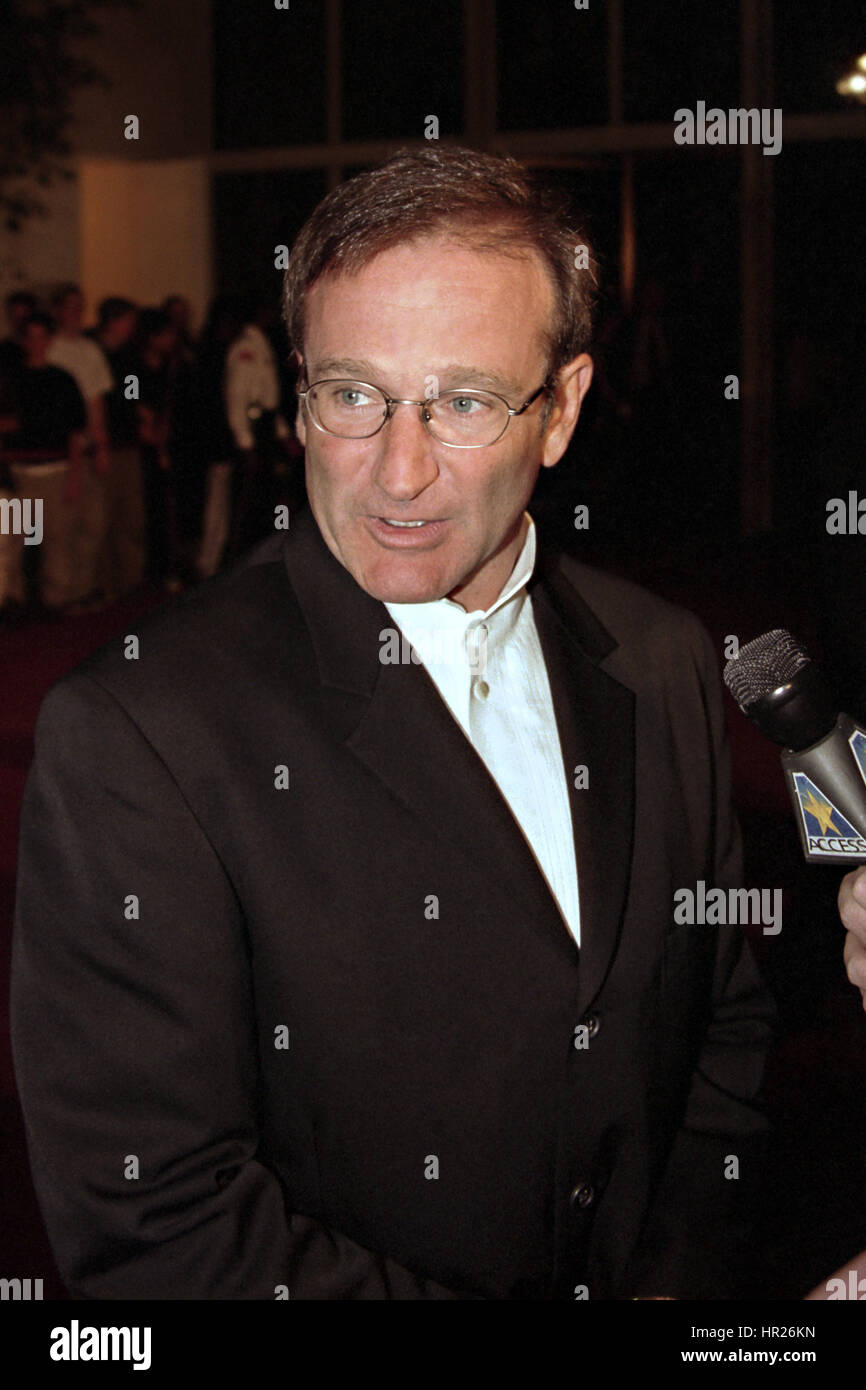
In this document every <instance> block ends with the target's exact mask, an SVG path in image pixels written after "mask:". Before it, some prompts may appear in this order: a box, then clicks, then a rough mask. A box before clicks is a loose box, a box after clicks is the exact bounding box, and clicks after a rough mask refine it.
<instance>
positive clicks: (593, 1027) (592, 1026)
mask: <svg viewBox="0 0 866 1390" xmlns="http://www.w3.org/2000/svg"><path fill="white" fill-rule="evenodd" d="M583 1021H584V1024H585V1025H586V1031H587V1033H588V1034H589V1036H590V1037H591V1038H594V1037H595V1035H596V1033H597V1032H598V1030H599V1028H600V1027H601V1019H600V1018H599V1016H598V1014H587V1015H586V1017H585V1018H584V1020H583Z"/></svg>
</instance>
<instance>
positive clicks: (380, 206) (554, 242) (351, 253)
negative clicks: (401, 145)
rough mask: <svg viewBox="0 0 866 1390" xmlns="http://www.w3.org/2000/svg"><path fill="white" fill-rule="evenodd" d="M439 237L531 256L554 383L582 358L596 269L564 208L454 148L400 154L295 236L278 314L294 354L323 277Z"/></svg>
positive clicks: (516, 169)
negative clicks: (549, 292)
mask: <svg viewBox="0 0 866 1390" xmlns="http://www.w3.org/2000/svg"><path fill="white" fill-rule="evenodd" d="M441 233H450V234H454V235H455V236H457V237H458V238H459V239H460V240H461V241H464V242H466V243H467V244H468V245H470V246H472V247H473V248H475V249H477V250H481V251H491V252H494V251H495V252H499V253H500V254H506V255H524V254H525V253H526V251H527V250H528V249H534V250H536V251H537V252H538V253H539V254H540V256H541V258H542V261H543V262H544V264H545V265H546V266H547V269H548V272H549V274H550V278H551V281H552V286H553V291H554V306H555V307H554V315H553V322H552V324H551V325H550V327H549V329H548V330H547V333H546V335H545V342H546V348H547V353H548V363H549V372H550V374H551V375H553V374H554V373H555V372H557V371H558V370H559V369H560V368H561V367H564V366H565V364H566V363H567V362H570V361H571V360H572V358H574V357H576V356H577V355H578V353H581V352H584V351H585V350H586V348H587V347H588V346H589V343H590V340H591V336H592V316H593V309H594V305H595V298H596V294H597V289H598V265H597V261H596V258H595V256H594V254H593V251H592V248H591V247H590V245H589V243H588V241H587V238H586V236H585V235H584V233H583V231H582V230H580V229H579V228H578V226H577V225H576V224H575V222H574V221H573V220H572V218H571V217H570V215H569V212H568V210H567V206H566V204H565V202H564V200H562V199H561V198H560V197H559V196H558V195H557V194H556V193H554V192H553V191H552V190H551V189H549V188H547V187H545V186H544V185H543V184H541V183H539V182H538V181H537V180H536V178H535V177H534V175H533V174H531V173H530V172H529V171H528V170H527V169H525V168H524V167H523V165H522V164H519V163H518V162H517V160H516V159H512V158H510V157H507V156H501V155H492V154H483V153H481V152H480V151H478V150H470V149H463V148H461V147H459V146H454V145H443V146H431V148H430V149H422V150H417V151H416V150H399V151H398V152H397V153H396V154H395V155H393V156H392V157H391V158H390V159H388V160H387V161H386V162H385V163H384V164H381V165H379V166H378V167H377V168H375V169H371V170H368V171H366V172H364V173H361V174H357V175H356V176H355V177H354V178H351V179H348V180H347V181H346V182H345V183H341V184H339V185H338V186H337V187H336V188H335V189H333V191H332V192H331V193H329V194H328V195H327V197H326V198H324V199H323V200H322V202H321V203H319V205H318V207H317V208H316V209H315V210H314V211H313V213H312V214H311V215H310V217H309V218H308V219H307V221H306V222H305V223H304V226H303V227H302V228H301V231H300V232H299V234H298V237H297V240H296V241H295V244H294V247H293V249H292V254H291V256H290V258H289V266H288V269H287V271H286V274H285V282H284V287H283V310H284V313H285V319H286V327H287V329H288V332H289V337H290V339H291V341H292V345H293V346H294V347H296V348H297V349H298V351H299V352H300V351H301V350H302V348H303V341H304V310H305V305H306V297H307V291H308V290H309V289H310V288H311V286H312V285H313V284H314V283H315V281H316V280H318V279H319V277H320V276H321V275H324V274H326V273H329V272H345V273H348V274H350V275H351V274H354V273H357V272H358V271H360V270H362V269H363V268H364V266H366V265H367V264H368V262H369V261H371V260H372V259H373V257H374V256H376V255H378V254H379V252H381V251H386V250H388V249H389V248H391V247H393V246H397V245H401V244H402V243H404V242H407V241H412V240H415V239H416V238H421V237H424V236H429V235H431V234H441ZM584 267H585V268H584Z"/></svg>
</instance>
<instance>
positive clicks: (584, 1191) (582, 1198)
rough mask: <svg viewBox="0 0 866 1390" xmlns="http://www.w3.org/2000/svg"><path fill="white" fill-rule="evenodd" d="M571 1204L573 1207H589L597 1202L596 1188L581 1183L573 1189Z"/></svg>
mask: <svg viewBox="0 0 866 1390" xmlns="http://www.w3.org/2000/svg"><path fill="white" fill-rule="evenodd" d="M568 1200H569V1202H570V1203H571V1205H572V1206H573V1207H589V1206H592V1203H593V1201H594V1200H595V1188H594V1187H593V1186H592V1184H591V1183H588V1182H579V1183H578V1184H577V1186H576V1187H574V1188H572V1190H571V1196H570V1197H569V1199H568Z"/></svg>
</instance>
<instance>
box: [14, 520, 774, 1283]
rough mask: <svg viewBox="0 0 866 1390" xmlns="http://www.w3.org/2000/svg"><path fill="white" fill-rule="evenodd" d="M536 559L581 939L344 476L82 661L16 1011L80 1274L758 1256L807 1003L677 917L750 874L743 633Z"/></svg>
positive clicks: (116, 1276) (21, 909)
mask: <svg viewBox="0 0 866 1390" xmlns="http://www.w3.org/2000/svg"><path fill="white" fill-rule="evenodd" d="M531 592H532V600H533V609H534V613H535V616H536V621H537V624H538V628H539V633H540V636H541V641H542V645H543V649H544V653H545V659H546V661H547V664H548V669H549V674H550V680H551V687H552V692H553V698H554V702H555V707H556V716H557V721H558V726H559V733H560V738H561V742H562V748H563V756H564V762H565V768H566V771H567V773H568V781H569V785H570V786H571V785H572V783H573V781H574V780H575V779H574V777H573V775H572V772H573V769H574V768H575V767H576V766H577V765H580V764H584V765H586V767H587V768H588V771H589V786H588V787H586V788H582V789H574V788H573V789H572V791H571V804H572V812H573V820H574V835H575V845H576V856H577V864H578V872H579V881H580V902H581V914H582V934H583V935H582V939H583V945H582V948H581V950H580V951H578V949H577V946H576V945H575V942H574V940H573V938H572V936H571V935H570V933H569V931H568V929H567V927H566V925H565V923H564V921H563V919H562V917H561V915H560V913H559V910H558V908H557V906H556V904H555V902H554V900H553V898H552V896H551V894H550V892H549V890H548V888H547V886H546V883H545V880H544V878H543V877H542V875H541V873H540V871H539V869H538V867H537V864H536V861H535V859H534V856H533V855H532V853H531V851H530V849H529V848H528V845H527V842H526V841H525V839H524V838H523V835H522V833H521V831H520V829H519V828H518V825H517V823H516V821H515V820H514V818H513V816H512V815H511V813H510V811H509V810H508V807H507V805H506V803H505V802H504V801H503V799H502V797H501V796H500V794H499V792H498V790H497V788H496V785H495V783H494V782H493V781H492V779H491V778H490V776H489V774H488V772H487V770H486V768H485V766H484V764H483V762H482V761H481V760H480V759H479V757H478V756H477V755H476V753H475V752H474V750H473V748H472V746H471V744H470V743H469V742H468V740H467V739H466V738H465V736H464V734H463V732H462V731H461V729H460V727H459V725H458V724H457V723H456V721H455V720H454V719H453V718H452V716H451V714H450V713H449V711H448V708H447V706H446V705H445V704H444V702H443V701H442V699H441V697H440V696H439V694H438V692H437V690H436V688H435V686H434V685H433V683H432V681H431V680H430V678H429V676H428V675H427V673H426V671H425V669H424V668H423V666H421V665H415V664H408V665H400V666H387V665H382V664H380V661H379V651H380V645H381V643H380V636H379V634H380V632H381V631H382V629H384V628H387V627H392V626H393V623H392V620H391V618H390V616H389V614H388V612H387V610H386V609H385V608H384V606H383V605H382V604H381V603H380V602H378V601H377V600H376V599H374V598H372V597H371V596H370V595H368V594H367V593H365V592H364V591H363V590H362V589H361V588H360V587H359V586H358V585H357V584H356V583H355V581H354V580H353V579H352V577H351V576H350V574H349V573H348V571H347V570H345V569H344V568H343V567H342V566H341V565H340V564H339V563H338V562H337V561H336V560H335V559H334V558H333V557H332V555H331V554H330V552H329V551H328V549H327V547H326V546H325V544H324V541H323V540H322V538H321V536H320V534H319V531H318V529H317V527H316V525H315V522H314V520H313V518H312V516H311V514H310V513H309V512H306V513H304V514H302V515H301V516H300V517H299V518H297V519H295V520H294V521H293V524H292V530H291V532H290V533H289V534H288V535H287V536H280V535H275V536H274V537H273V538H269V539H268V540H267V541H266V542H265V543H264V544H263V545H262V546H260V547H259V548H258V549H257V550H256V552H254V553H253V554H252V555H251V556H249V557H247V559H246V561H245V563H244V564H242V566H241V567H240V568H239V569H237V570H236V571H234V572H233V573H231V574H229V575H228V576H225V577H220V578H217V579H216V580H213V581H210V582H209V583H207V584H205V585H203V586H202V587H200V588H199V589H197V590H195V591H193V592H191V593H190V594H189V595H188V596H186V597H185V599H183V600H182V601H180V602H179V603H178V604H176V605H172V606H170V607H168V608H166V609H163V610H161V611H159V612H157V613H156V614H154V615H152V616H151V617H150V618H149V619H147V620H146V621H144V622H142V623H141V624H140V626H139V628H138V635H139V638H140V652H139V655H138V658H137V659H126V658H125V655H124V650H125V646H124V640H123V639H117V640H116V641H114V642H112V643H109V644H108V646H107V647H105V648H103V649H102V650H101V651H99V652H97V653H96V654H94V655H93V656H92V657H90V658H88V659H87V660H86V661H85V662H84V663H83V664H82V665H81V666H79V667H78V668H77V670H76V671H74V672H73V673H72V674H70V675H68V676H66V677H65V678H64V679H62V680H61V681H60V682H58V683H57V684H56V685H55V686H54V687H53V688H52V690H51V691H50V692H49V694H48V696H47V697H46V699H45V701H44V704H43V707H42V710H41V712H40V717H39V721H38V725H37V732H36V757H35V761H34V764H33V767H32V770H31V773H30V777H29V781H28V785H27V790H26V795H25V802H24V808H23V823H22V841H21V858H20V872H19V884H18V902H17V914H16V927H15V937H14V963H13V971H14V981H13V1001H12V1003H13V1012H12V1023H13V1046H14V1057H15V1064H16V1072H17V1077H18V1082H19V1087H20V1094H21V1099H22V1103H23V1108H24V1114H25V1118H26V1123H27V1129H28V1136H29V1144H30V1153H31V1160H32V1168H33V1175H34V1179H35V1183H36V1189H37V1192H38V1195H39V1199H40V1202H41V1206H42V1211H43V1214H44V1217H45V1221H46V1224H47V1229H48V1232H49V1235H50V1237H51V1241H52V1244H53V1248H54V1251H55V1254H56V1258H57V1262H58V1265H59V1268H60V1270H61V1272H62V1275H63V1277H64V1279H65V1280H66V1282H67V1284H68V1286H69V1288H70V1290H71V1291H72V1292H73V1293H74V1294H75V1295H78V1296H79V1297H85V1298H132V1297H140V1298H248V1299H251V1298H273V1297H274V1296H275V1289H276V1288H277V1286H280V1285H287V1286H288V1289H289V1292H290V1296H291V1297H292V1298H362V1299H376V1298H399V1299H409V1298H411V1299H415V1298H449V1297H463V1298H467V1297H484V1298H498V1299H502V1298H505V1299H507V1298H527V1299H530V1298H531V1299H549V1298H554V1299H571V1298H573V1297H575V1288H576V1286H581V1285H586V1286H587V1288H588V1294H589V1297H590V1298H610V1297H626V1296H630V1295H634V1294H637V1293H641V1292H644V1293H661V1294H673V1295H679V1296H697V1297H714V1296H723V1295H725V1294H727V1293H729V1292H732V1291H735V1290H732V1289H731V1282H730V1281H731V1273H730V1262H731V1260H732V1258H733V1255H734V1253H735V1252H736V1250H738V1249H742V1248H744V1241H745V1240H746V1238H747V1235H746V1227H745V1224H744V1216H745V1211H744V1208H745V1205H746V1203H745V1189H746V1188H747V1187H748V1186H749V1183H750V1179H751V1176H752V1175H753V1172H754V1162H755V1159H754V1150H755V1148H756V1145H758V1144H759V1143H760V1139H761V1137H762V1135H763V1132H764V1129H765V1121H764V1119H763V1117H762V1114H761V1111H760V1108H759V1105H757V1104H756V1096H757V1094H758V1090H759V1085H760V1079H761V1074H762V1068H763V1055H764V1051H765V1049H766V1044H767V1040H768V1036H769V1028H768V1021H769V1020H770V1018H771V1014H772V1008H771V1005H770V1003H769V1001H768V997H767V996H766V994H765V992H764V989H763V986H762V985H761V983H760V981H759V978H758V976H757V974H756V970H755V966H754V963H753V959H752V956H751V953H750V951H749V950H748V948H746V947H745V946H744V938H743V935H742V932H741V931H740V930H739V929H738V928H736V927H734V928H715V927H711V926H694V927H686V926H677V925H675V924H674V922H673V909H674V898H673V895H674V892H675V891H676V889H677V888H681V887H688V886H690V885H691V886H692V887H694V885H695V883H696V881H697V880H698V879H704V880H705V881H706V882H707V884H708V885H709V884H710V883H713V884H721V885H726V884H729V883H730V884H734V883H736V882H737V881H738V879H739V874H740V858H739V841H738V833H737V829H736V826H735V823H734V820H733V818H732V813H731V807H730V800H729V778H728V760H727V752H726V741H725V731H724V721H723V712H722V699H721V690H720V685H719V681H718V674H717V666H716V661H715V656H714V653H713V650H712V648H711V646H710V644H709V640H708V638H707V637H706V635H705V633H704V631H703V629H702V628H701V626H700V625H699V623H698V622H697V621H696V620H695V619H694V618H692V617H691V616H690V615H689V614H688V613H685V612H683V611H681V610H679V609H677V608H675V607H673V606H671V605H669V604H667V603H665V602H662V601H661V600H659V599H656V598H654V597H651V596H650V595H648V594H647V593H645V592H643V591H642V590H640V589H638V588H636V587H635V586H634V585H632V584H629V583H626V582H624V581H621V580H619V579H614V578H611V577H609V576H606V575H603V574H601V573H599V572H597V571H595V570H592V569H590V568H588V567H586V566H584V565H582V564H579V563H577V562H575V561H574V560H573V559H570V558H568V557H565V556H549V555H547V554H546V553H544V552H543V551H542V554H541V555H540V557H539V560H538V564H537V568H536V572H535V574H534V576H533V579H532V582H531ZM281 766H284V767H285V768H287V769H288V786H287V787H286V786H278V785H277V784H278V783H279V782H280V780H281V778H280V774H279V768H280V767H281ZM282 780H283V781H285V778H283V779H282ZM131 895H134V900H133V899H132V898H131ZM434 896H435V900H436V902H437V903H438V912H437V910H436V908H435V906H431V903H432V899H433V897H434ZM136 901H137V905H138V906H137V909H136V907H135V902H136ZM130 904H131V905H130ZM136 910H137V916H136V915H135V912H136ZM581 1024H586V1025H587V1027H586V1031H585V1032H584V1033H583V1034H581V1033H575V1029H576V1028H578V1027H579V1025H581ZM281 1029H282V1030H283V1033H282V1039H283V1041H284V1042H285V1041H287V1042H288V1046H281V1047H280V1046H277V1045H276V1044H277V1042H278V1041H280V1036H281V1035H280V1031H279V1030H281ZM285 1030H288V1035H287V1037H286V1033H285ZM581 1039H582V1040H583V1041H587V1040H588V1046H586V1047H579V1046H575V1042H578V1041H580V1040H581ZM728 1155H735V1156H736V1157H737V1158H738V1160H739V1163H740V1178H739V1179H737V1180H732V1179H731V1178H730V1177H728V1178H726V1177H725V1174H724V1164H725V1159H726V1157H727V1156H728ZM133 1159H135V1160H137V1174H138V1176H134V1174H135V1172H136V1167H135V1164H134V1163H133V1162H132V1160H133ZM437 1169H438V1176H435V1175H434V1174H435V1173H436V1171H437ZM578 1293H580V1289H578Z"/></svg>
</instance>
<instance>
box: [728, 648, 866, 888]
mask: <svg viewBox="0 0 866 1390" xmlns="http://www.w3.org/2000/svg"><path fill="white" fill-rule="evenodd" d="M724 679H725V684H726V685H727V687H728V689H729V690H730V692H731V694H732V695H733V697H734V699H735V700H736V702H737V704H738V705H739V707H740V709H741V710H742V711H743V713H744V714H746V715H748V717H749V718H750V719H751V720H752V721H753V722H754V723H755V724H757V726H758V728H759V729H760V730H761V733H763V734H766V736H767V738H770V739H772V740H773V742H774V743H778V744H781V745H782V747H783V749H784V750H785V751H784V752H783V753H782V768H783V770H784V773H785V781H786V782H787V785H788V791H789V792H790V794H791V801H792V802H793V806H794V816H795V819H796V821H797V828H798V830H799V832H800V843H801V844H802V846H803V853H804V855H805V856H806V859H808V860H809V861H810V863H835V864H847V865H849V867H850V866H851V865H852V864H857V863H864V862H866V730H863V729H861V728H860V726H859V725H858V724H855V723H854V721H853V719H851V718H850V717H849V716H848V715H847V714H841V713H840V712H839V708H838V705H837V703H836V702H835V701H834V699H833V696H832V694H831V692H830V690H829V688H828V687H827V685H826V684H825V682H824V678H823V677H822V675H821V673H820V672H819V671H818V669H817V668H816V667H815V666H814V665H813V664H812V662H811V661H810V659H809V657H808V656H807V654H806V652H805V651H804V650H803V648H802V647H801V646H800V643H799V642H797V641H796V640H795V638H793V637H792V636H791V634H790V632H786V631H785V630H784V628H774V629H773V631H772V632H765V633H764V635H763V637H756V638H755V640H754V641H753V642H748V643H747V644H746V645H745V646H744V647H741V648H740V654H739V656H738V657H734V658H732V659H731V660H730V661H729V662H728V664H727V666H726V667H725V670H724Z"/></svg>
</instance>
